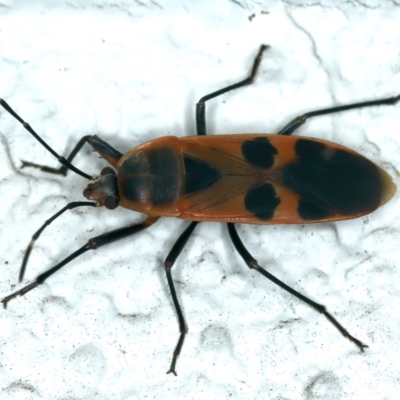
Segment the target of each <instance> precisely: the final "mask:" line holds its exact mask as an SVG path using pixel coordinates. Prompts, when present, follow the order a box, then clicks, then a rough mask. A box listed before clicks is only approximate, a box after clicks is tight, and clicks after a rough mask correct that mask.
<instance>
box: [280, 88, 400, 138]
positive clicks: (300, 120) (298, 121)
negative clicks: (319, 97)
mask: <svg viewBox="0 0 400 400" xmlns="http://www.w3.org/2000/svg"><path fill="white" fill-rule="evenodd" d="M399 100H400V95H399V96H394V97H388V98H386V99H380V100H372V101H363V102H361V103H353V104H347V105H344V106H338V107H331V108H323V109H322V110H317V111H311V112H309V113H305V114H303V115H300V116H299V117H296V118H294V119H293V120H292V121H290V122H289V123H288V124H287V125H285V126H284V127H283V128H282V129H281V130H280V131H279V132H278V134H280V135H291V134H292V133H293V132H294V131H295V130H296V129H297V128H299V127H300V126H301V125H303V124H305V123H306V121H307V119H308V118H312V117H318V116H320V115H327V114H333V113H337V112H341V111H347V110H353V109H355V108H363V107H374V106H381V105H393V104H396V103H397V102H398V101H399Z"/></svg>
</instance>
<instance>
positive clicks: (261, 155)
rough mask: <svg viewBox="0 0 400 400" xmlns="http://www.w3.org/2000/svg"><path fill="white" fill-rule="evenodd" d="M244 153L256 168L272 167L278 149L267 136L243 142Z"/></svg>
mask: <svg viewBox="0 0 400 400" xmlns="http://www.w3.org/2000/svg"><path fill="white" fill-rule="evenodd" d="M242 154H243V156H244V158H245V159H246V161H247V162H248V163H249V164H251V165H252V166H253V167H256V168H271V167H272V166H273V164H274V155H275V154H278V151H277V150H276V148H275V147H274V146H272V144H271V143H270V141H269V140H268V139H267V138H265V137H259V138H256V139H251V140H246V141H245V142H243V144H242Z"/></svg>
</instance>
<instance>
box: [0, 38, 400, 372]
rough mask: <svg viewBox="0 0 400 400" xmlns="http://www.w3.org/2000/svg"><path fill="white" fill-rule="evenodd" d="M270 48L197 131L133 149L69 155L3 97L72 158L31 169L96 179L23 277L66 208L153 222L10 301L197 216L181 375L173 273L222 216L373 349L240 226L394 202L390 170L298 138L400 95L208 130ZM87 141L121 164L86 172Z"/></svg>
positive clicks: (169, 262)
mask: <svg viewBox="0 0 400 400" xmlns="http://www.w3.org/2000/svg"><path fill="white" fill-rule="evenodd" d="M268 48H269V46H266V45H262V46H261V47H260V49H259V51H258V53H257V55H256V57H255V59H254V61H253V64H252V68H251V71H250V74H249V76H248V78H246V79H244V80H242V81H240V82H238V83H235V84H233V85H230V86H227V87H224V88H223V89H220V90H217V91H215V92H213V93H211V94H208V95H206V96H204V97H202V98H201V99H200V100H199V102H198V103H197V105H196V129H197V136H188V137H182V138H176V137H174V136H166V137H161V138H158V139H154V140H151V141H149V142H147V143H144V144H142V145H139V146H138V147H136V148H134V149H131V150H129V151H128V152H127V153H125V154H123V153H121V152H120V151H118V150H116V149H114V148H113V147H112V146H110V145H109V144H108V143H106V142H104V141H103V140H101V139H100V138H99V137H97V136H95V135H94V136H89V135H88V136H84V137H83V138H82V139H81V140H80V141H79V142H78V143H77V144H76V146H75V148H74V149H73V151H72V152H71V154H70V155H69V156H68V157H67V158H64V157H62V156H60V155H59V154H58V153H56V152H55V151H54V150H53V149H52V148H51V147H50V146H49V145H48V144H47V143H46V142H45V141H44V140H43V139H41V137H40V136H39V135H38V134H37V133H36V132H35V131H34V130H33V129H32V128H31V127H30V125H29V124H28V123H26V122H25V121H24V120H23V119H22V118H21V117H20V116H19V115H18V114H16V113H15V111H13V109H12V108H11V107H10V106H9V105H8V104H7V103H6V102H5V101H4V100H2V99H0V104H1V106H2V107H3V108H4V109H5V110H6V111H8V113H10V114H11V115H12V116H13V117H14V118H16V119H17V120H18V121H19V122H20V123H22V124H23V126H24V127H25V129H26V130H27V131H29V132H30V133H31V134H32V135H33V136H34V137H35V138H36V140H38V141H39V142H40V143H41V144H42V145H43V146H44V147H45V148H46V149H47V150H48V151H49V152H50V153H51V154H53V156H54V157H56V158H57V159H58V160H59V162H60V163H61V164H62V166H61V167H60V168H52V167H48V166H43V165H38V164H34V163H31V162H24V163H23V166H24V167H34V168H40V169H41V170H43V171H45V172H48V173H54V174H62V175H66V173H67V171H68V170H71V171H73V172H75V173H77V174H78V175H81V176H82V177H83V178H85V179H88V180H89V183H88V185H87V187H86V188H85V190H84V191H83V195H84V196H85V197H86V198H87V199H88V200H90V201H77V202H72V203H69V204H67V205H66V206H65V207H64V208H62V209H61V210H60V211H58V212H57V213H56V214H55V215H53V216H52V217H51V218H50V219H49V220H47V221H46V222H45V223H44V224H43V226H42V227H41V228H40V229H39V230H38V231H37V232H36V233H35V234H34V235H33V237H32V240H31V242H30V243H29V245H28V248H27V250H26V253H25V256H24V259H23V261H22V266H21V269H20V274H19V280H20V281H22V279H23V277H24V273H25V269H26V266H27V263H28V259H29V255H30V253H31V250H32V248H33V245H34V243H35V241H36V240H37V239H38V238H39V236H40V235H41V233H42V232H43V230H44V229H45V228H46V227H47V226H48V225H49V224H50V223H52V222H53V221H54V220H55V219H56V218H58V217H59V216H60V215H61V214H63V213H64V212H65V211H67V210H71V209H73V208H76V207H102V206H105V207H106V208H108V209H111V210H112V209H115V208H117V207H118V206H122V207H125V208H128V209H131V210H135V211H139V212H142V213H143V214H146V215H147V218H146V219H145V220H144V221H143V222H140V223H136V224H134V225H130V226H126V227H123V228H119V229H116V230H113V231H111V232H106V233H104V234H102V235H99V236H96V237H93V238H90V239H89V240H88V242H87V243H86V244H85V245H84V246H82V247H81V248H79V249H78V250H76V251H75V252H73V253H72V254H71V255H69V256H68V257H66V258H65V259H64V260H62V261H61V262H59V263H58V264H57V265H55V266H53V267H52V268H50V269H49V270H47V271H46V272H44V273H42V274H40V275H39V276H38V277H37V278H36V280H35V281H34V282H33V283H30V284H28V285H26V286H24V287H23V288H22V289H19V290H17V291H15V292H14V293H12V294H10V295H9V296H7V297H5V298H4V299H3V300H2V303H3V305H4V307H6V306H7V304H8V303H9V302H10V300H12V299H14V298H15V297H17V296H23V295H25V294H26V293H28V292H30V291H31V290H32V289H34V288H36V287H37V286H39V285H40V284H42V283H43V282H44V281H46V280H47V278H49V277H50V276H51V275H53V274H54V273H55V272H57V271H58V270H59V269H61V268H62V267H63V266H64V265H66V264H68V263H69V262H70V261H72V260H74V259H75V258H77V257H78V256H80V255H81V254H83V253H85V252H86V251H88V250H95V249H98V248H99V247H102V246H104V245H107V244H110V243H113V242H116V241H117V240H120V239H123V238H126V237H128V236H131V235H134V234H136V233H138V232H140V231H142V230H144V229H147V228H149V227H150V226H151V225H153V224H154V223H155V222H156V221H157V220H158V219H159V218H160V217H179V218H182V219H185V220H188V221H191V222H190V224H189V225H188V226H187V228H186V229H185V230H184V232H183V233H182V234H181V235H180V236H179V237H178V239H177V240H176V242H175V244H174V246H173V247H172V249H171V251H170V252H169V254H168V255H167V257H166V259H165V262H164V268H165V272H166V277H167V281H168V285H169V289H170V292H171V296H172V299H173V303H174V307H175V310H176V313H177V317H178V323H179V332H180V334H179V339H178V342H177V344H176V347H175V349H174V352H173V355H172V361H171V365H170V368H169V370H168V372H167V373H170V372H172V373H174V374H175V375H176V363H177V359H178V356H179V354H180V352H181V350H182V346H183V342H184V339H185V335H186V334H187V331H188V329H187V324H186V321H185V317H184V315H183V313H182V310H181V307H180V304H179V300H178V297H177V294H176V291H175V286H174V281H173V278H172V274H171V270H172V267H173V265H174V263H175V261H176V259H177V258H178V256H179V254H180V253H181V252H182V249H183V248H184V246H185V244H186V243H187V241H188V239H189V238H190V236H191V234H192V233H193V231H194V229H195V227H196V225H197V224H198V223H199V222H202V221H218V222H225V223H227V227H228V232H229V235H230V238H231V240H232V243H233V245H234V247H235V249H236V250H237V252H238V253H239V255H240V256H241V257H242V258H243V260H244V262H245V263H246V264H247V266H248V267H249V268H250V269H254V270H256V271H258V272H259V273H260V274H262V275H263V276H265V277H266V278H267V279H269V280H271V281H272V282H274V283H275V284H277V285H278V286H279V287H281V288H282V289H284V290H286V291H287V292H289V293H290V294H292V295H293V296H295V297H297V298H298V299H300V300H301V301H303V302H305V303H307V304H308V305H309V306H311V307H312V308H314V309H315V310H316V311H318V312H319V313H321V314H323V315H324V316H325V317H326V318H327V319H328V320H329V321H330V322H331V323H332V324H333V325H334V326H335V327H336V328H337V329H338V330H339V332H340V333H341V334H342V335H343V336H344V337H346V338H347V339H349V340H350V341H351V342H353V343H354V344H355V345H356V346H357V347H358V348H359V349H360V350H361V351H363V350H364V349H365V348H366V347H368V346H367V345H365V344H363V343H362V342H361V341H360V340H358V339H357V338H355V337H354V336H352V335H351V334H350V333H349V332H348V331H347V330H346V329H345V328H344V327H343V326H342V325H341V324H340V323H339V322H338V321H337V320H336V319H335V318H334V317H333V316H332V315H331V314H330V313H329V312H328V311H327V310H326V308H325V306H323V305H321V304H319V303H316V302H314V301H313V300H311V299H309V298H308V297H306V296H304V295H302V294H301V293H299V292H298V291H296V290H295V289H293V288H291V287H289V286H288V285H286V284H285V283H283V282H282V281H281V280H279V279H278V278H276V277H275V276H273V275H271V274H270V273H269V272H267V271H266V270H265V269H264V268H262V267H261V266H259V265H258V263H257V261H256V260H255V259H254V258H253V256H252V255H251V254H250V253H249V251H248V250H247V249H246V247H245V246H244V244H243V242H242V240H241V239H240V237H239V236H238V233H237V231H236V228H235V223H247V224H305V223H317V222H329V221H337V220H344V219H349V218H356V217H359V216H362V215H365V214H368V213H370V212H372V211H374V210H375V209H377V208H378V207H379V206H381V205H383V204H384V203H386V202H387V201H388V200H390V198H391V197H392V196H393V195H394V193H395V191H396V186H395V184H394V183H393V181H392V179H391V177H390V176H389V175H388V174H387V173H386V172H385V171H384V170H383V169H381V168H380V167H378V166H377V165H375V164H374V163H372V162H371V161H369V160H368V159H366V158H365V157H363V156H362V155H360V154H358V153H356V152H355V151H353V150H350V149H348V148H346V147H344V146H341V145H340V144H336V143H332V142H328V141H324V140H321V139H311V138H305V137H294V136H291V134H292V133H293V132H294V131H295V130H296V129H298V128H299V127H300V126H301V125H303V124H304V123H305V122H306V121H307V120H308V119H309V118H314V117H317V116H320V115H326V114H333V113H337V112H341V111H347V110H352V109H359V108H363V107H372V106H379V105H393V104H395V103H397V102H398V101H399V100H400V95H399V96H395V97H389V98H385V99H380V100H373V101H364V102H360V103H353V104H348V105H342V106H337V107H332V108H325V109H320V110H317V111H312V112H309V113H306V114H304V115H301V116H299V117H297V118H294V119H293V120H292V121H290V122H289V123H288V124H287V125H285V126H284V127H283V128H282V129H281V130H279V131H278V132H277V134H271V135H267V134H262V135H256V134H251V135H250V134H242V135H240V134H239V135H215V136H206V114H205V110H206V102H207V101H208V100H211V99H213V98H215V97H217V96H220V95H222V94H224V93H227V92H229V91H231V90H234V89H239V88H241V87H243V86H246V85H250V84H251V83H252V82H253V80H254V78H255V76H256V74H257V71H258V69H259V65H260V62H261V59H262V55H263V53H264V51H265V50H266V49H268ZM86 143H87V144H89V145H90V146H91V147H92V148H93V149H94V150H95V151H96V152H98V153H99V154H100V155H101V156H102V157H103V158H104V159H105V160H106V161H107V162H108V163H109V164H110V165H111V167H105V168H104V169H103V170H102V171H101V172H100V175H99V176H97V177H92V176H90V175H88V174H86V173H85V172H83V171H81V170H79V169H78V168H76V167H75V166H74V165H73V164H72V161H73V159H74V157H75V156H76V154H77V153H78V152H79V151H80V150H81V148H82V147H83V146H84V145H85V144H86Z"/></svg>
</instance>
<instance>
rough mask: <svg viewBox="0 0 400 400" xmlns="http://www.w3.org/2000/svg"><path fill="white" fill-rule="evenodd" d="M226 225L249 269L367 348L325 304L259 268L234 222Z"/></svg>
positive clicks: (354, 341)
mask: <svg viewBox="0 0 400 400" xmlns="http://www.w3.org/2000/svg"><path fill="white" fill-rule="evenodd" d="M227 225H228V231H229V235H230V237H231V240H232V243H233V245H234V246H235V248H236V250H237V252H238V253H239V254H240V256H241V257H242V258H243V260H244V262H245V263H246V264H247V266H248V267H249V268H250V269H255V270H256V271H258V272H259V273H260V274H262V275H264V276H265V277H266V278H267V279H269V280H270V281H272V282H274V283H275V284H277V285H278V286H279V287H280V288H282V289H284V290H286V291H287V292H289V293H290V294H292V295H293V296H295V297H297V298H298V299H300V300H302V301H304V302H305V303H307V304H308V305H309V306H311V307H312V308H314V309H315V310H317V311H318V312H319V313H321V314H323V315H325V317H326V318H327V319H328V320H329V321H330V322H331V323H332V324H333V325H334V326H335V327H336V328H337V329H338V330H339V332H340V333H341V334H342V335H343V336H344V337H346V338H347V339H349V340H350V341H351V342H353V343H354V344H355V345H356V346H357V347H358V348H359V349H360V350H361V351H364V348H367V347H368V346H367V345H365V344H363V343H362V342H361V341H359V340H358V339H356V338H355V337H354V336H352V335H350V333H349V332H348V331H347V330H346V329H345V328H344V327H343V326H342V325H341V324H340V323H339V322H338V321H337V320H336V319H335V318H334V317H333V316H332V315H331V314H330V313H329V312H328V311H327V310H326V308H325V306H323V305H322V304H319V303H316V302H314V301H312V300H311V299H309V298H308V297H306V296H304V295H302V294H301V293H299V292H297V291H296V290H294V289H292V288H291V287H290V286H288V285H286V284H285V283H283V282H282V281H281V280H279V279H278V278H276V277H275V276H274V275H272V274H270V273H269V272H267V271H266V270H265V269H263V268H261V267H260V266H259V265H258V263H257V261H256V260H255V259H254V258H253V256H252V255H251V254H250V253H249V252H248V250H247V249H246V247H245V246H244V245H243V242H242V241H241V239H240V238H239V235H238V233H237V231H236V228H235V226H234V224H232V223H229V224H227Z"/></svg>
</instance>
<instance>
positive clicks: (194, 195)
mask: <svg viewBox="0 0 400 400" xmlns="http://www.w3.org/2000/svg"><path fill="white" fill-rule="evenodd" d="M117 171H118V193H119V195H120V205H122V206H123V207H125V208H129V209H133V210H136V211H139V212H142V213H145V214H149V215H153V216H169V217H179V218H182V219H186V220H191V221H219V222H241V223H249V224H287V223H311V222H321V221H333V220H339V219H348V218H355V217H358V216H361V215H364V214H368V213H370V212H372V211H373V210H375V209H376V208H377V207H379V206H380V205H382V204H384V203H386V202H387V201H388V200H389V199H390V198H391V197H392V196H393V194H394V192H395V189H396V187H395V185H394V183H393V182H392V180H391V178H390V176H389V175H388V174H387V173H386V172H385V171H383V170H382V169H381V168H380V167H378V166H377V165H375V164H374V163H373V162H372V161H370V160H368V159H366V158H365V157H363V156H361V155H360V154H357V153H356V152H354V151H353V150H350V149H348V148H346V147H344V146H341V145H339V144H337V143H332V142H328V141H324V140H320V139H311V138H304V137H293V136H282V135H265V134H264V135H216V136H189V137H183V138H180V139H178V138H176V137H174V136H167V137H162V138H159V139H155V140H152V141H150V142H147V143H144V144H142V145H140V146H138V147H136V148H134V149H132V150H130V151H129V152H128V153H126V154H125V155H123V156H122V157H121V158H120V160H119V162H118V165H117Z"/></svg>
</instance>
